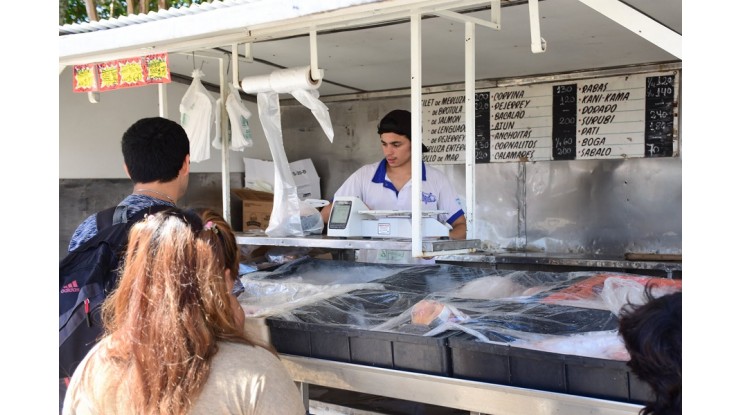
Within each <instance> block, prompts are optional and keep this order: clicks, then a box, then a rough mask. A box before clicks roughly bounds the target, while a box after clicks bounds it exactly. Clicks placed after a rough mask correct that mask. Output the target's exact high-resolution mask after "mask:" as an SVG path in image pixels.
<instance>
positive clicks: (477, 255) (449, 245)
mask: <svg viewBox="0 0 740 415" xmlns="http://www.w3.org/2000/svg"><path fill="white" fill-rule="evenodd" d="M236 241H237V243H238V244H241V245H266V246H293V247H307V248H325V249H335V250H357V249H393V250H401V251H403V250H411V240H404V239H370V238H334V237H328V236H325V235H315V236H305V237H281V238H272V237H269V236H266V235H265V234H264V233H243V232H241V233H237V234H236ZM480 246H481V245H480V240H478V239H466V240H438V239H430V240H425V241H423V242H422V250H423V251H424V252H425V253H430V254H433V255H434V256H435V259H437V260H438V261H444V262H459V263H478V264H490V265H494V266H495V265H543V266H570V267H582V268H591V269H593V268H605V269H619V270H636V271H637V270H648V271H660V272H662V273H665V275H666V276H667V277H669V278H672V276H673V273H674V272H681V261H644V260H642V261H634V260H627V259H625V258H617V257H607V256H594V255H579V254H572V255H551V254H545V253H516V252H482V251H479V249H480Z"/></svg>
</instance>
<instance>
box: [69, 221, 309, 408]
mask: <svg viewBox="0 0 740 415" xmlns="http://www.w3.org/2000/svg"><path fill="white" fill-rule="evenodd" d="M231 235H233V234H232V233H230V231H229V229H228V227H227V225H225V222H223V223H222V222H221V221H219V220H216V219H215V218H212V219H209V220H208V221H207V222H206V223H205V226H204V225H203V224H202V221H201V219H200V218H199V217H198V216H197V215H195V214H194V213H193V212H185V211H181V210H178V209H173V210H171V211H169V210H168V211H164V212H158V213H155V214H152V215H149V216H147V218H146V219H145V220H142V221H140V222H138V223H135V224H134V225H133V226H132V228H131V231H130V234H129V244H128V249H127V251H126V256H125V262H124V267H123V272H122V274H121V279H120V281H119V285H118V287H117V288H116V290H115V291H114V292H113V293H112V294H111V295H110V296H109V297H108V298H107V299H106V301H105V303H104V305H103V321H104V327H105V334H106V336H105V337H104V338H103V339H102V340H101V341H100V342H99V343H98V344H97V345H96V346H95V347H94V348H93V349H92V350H91V351H90V353H88V355H87V356H86V357H85V359H84V360H83V361H82V363H80V365H79V366H78V367H77V370H76V371H75V373H74V375H73V376H72V380H71V382H70V385H69V389H68V391H67V396H66V398H65V402H64V410H63V413H64V414H65V415H73V414H162V415H163V414H168V415H169V414H172V415H174V414H178V415H179V414H215V413H218V414H261V415H271V414H276V415H277V414H280V415H283V414H285V415H304V414H305V413H306V409H305V407H304V405H303V402H302V399H301V394H300V392H299V390H298V388H297V386H296V384H295V383H294V382H293V381H292V379H291V378H290V375H289V373H288V372H287V370H286V369H285V367H284V366H283V365H282V363H281V362H280V359H279V358H278V356H276V355H275V354H274V353H272V352H271V351H268V350H266V349H264V348H262V347H259V346H257V345H255V343H254V342H252V341H251V340H250V339H249V338H248V337H247V336H246V334H245V332H244V327H243V324H240V318H239V313H243V311H241V310H238V311H237V312H235V309H234V307H233V304H234V302H233V300H234V298H233V294H232V293H231V289H230V287H231V286H232V285H233V282H234V279H235V276H236V275H235V273H233V271H234V269H235V266H237V262H236V260H235V258H231V257H230V255H225V253H226V250H224V249H223V248H224V247H231V246H232V245H231V244H232V243H233V247H235V246H236V244H235V241H234V240H233V236H231ZM230 249H231V248H228V249H227V250H230ZM227 257H228V258H229V259H227ZM226 270H228V271H226ZM242 316H243V314H242Z"/></svg>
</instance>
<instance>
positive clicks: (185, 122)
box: [180, 69, 216, 163]
mask: <svg viewBox="0 0 740 415" xmlns="http://www.w3.org/2000/svg"><path fill="white" fill-rule="evenodd" d="M203 76H204V74H203V71H201V70H200V69H196V70H194V71H193V83H191V84H190V87H188V90H187V91H185V95H183V97H182V101H180V125H182V128H183V129H185V132H186V133H187V135H188V138H189V139H190V161H193V162H196V163H197V162H199V161H203V160H207V159H209V158H210V157H211V145H210V142H211V125H212V124H213V122H214V114H213V112H214V107H215V105H216V100H215V99H214V98H213V97H212V96H211V94H210V93H209V92H208V90H207V89H206V87H204V86H203V83H202V82H201V78H203Z"/></svg>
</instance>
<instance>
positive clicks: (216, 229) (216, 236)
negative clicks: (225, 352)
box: [196, 208, 244, 325]
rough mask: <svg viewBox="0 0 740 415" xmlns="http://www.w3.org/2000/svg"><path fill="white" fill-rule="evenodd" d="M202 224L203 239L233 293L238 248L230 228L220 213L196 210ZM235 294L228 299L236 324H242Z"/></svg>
mask: <svg viewBox="0 0 740 415" xmlns="http://www.w3.org/2000/svg"><path fill="white" fill-rule="evenodd" d="M196 212H197V213H198V216H200V219H201V221H202V222H203V238H204V239H206V240H209V243H210V244H211V246H212V247H213V250H214V253H215V255H216V258H215V259H216V263H218V264H219V266H220V267H221V269H223V270H224V273H225V275H226V284H227V288H228V291H229V292H230V293H233V292H234V284H235V283H236V282H237V279H238V278H239V247H238V246H237V243H236V236H235V235H234V232H233V231H232V229H231V226H230V225H229V224H228V222H226V219H224V217H223V216H221V214H220V213H218V212H216V211H215V210H213V209H209V208H202V209H196ZM237 296H238V294H235V295H233V296H231V297H230V300H231V306H232V309H233V310H234V313H235V314H236V317H237V324H239V325H243V324H244V310H243V309H242V308H241V306H240V305H239V302H238V301H237V299H236V297H237Z"/></svg>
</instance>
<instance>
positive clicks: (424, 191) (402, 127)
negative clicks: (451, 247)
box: [321, 110, 467, 239]
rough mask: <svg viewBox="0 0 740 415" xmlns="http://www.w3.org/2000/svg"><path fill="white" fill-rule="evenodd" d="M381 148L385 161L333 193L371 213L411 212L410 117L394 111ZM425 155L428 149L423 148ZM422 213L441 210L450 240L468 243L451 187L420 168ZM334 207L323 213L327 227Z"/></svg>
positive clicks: (382, 128)
mask: <svg viewBox="0 0 740 415" xmlns="http://www.w3.org/2000/svg"><path fill="white" fill-rule="evenodd" d="M378 134H379V135H380V145H381V146H382V148H383V155H384V156H385V158H384V159H383V160H381V161H379V162H376V163H371V164H367V165H365V166H362V167H360V168H359V169H358V170H357V171H355V172H354V173H353V174H352V175H351V176H350V177H349V178H348V179H347V180H346V181H345V182H344V183H343V184H342V186H341V187H340V188H339V189H338V190H337V191H336V193H334V198H336V197H338V196H356V197H358V198H360V199H361V200H362V201H363V203H365V205H367V207H368V208H370V209H372V210H407V211H409V210H411V113H410V112H408V111H406V110H393V111H391V112H389V113H388V114H386V116H385V117H383V119H382V120H380V123H379V124H378ZM421 146H422V152H426V151H427V148H426V146H425V145H424V144H422V145H421ZM421 200H422V210H441V211H444V212H445V213H442V214H440V215H438V219H439V221H440V222H446V223H448V224H450V225H451V226H452V229H451V230H450V238H451V239H465V238H466V234H467V226H466V224H465V213H464V212H463V209H462V202H461V201H460V197H459V196H458V194H457V192H455V189H454V188H453V187H452V183H450V181H449V180H448V179H447V176H445V175H444V173H442V171H440V170H439V169H436V168H434V167H431V166H428V165H426V164H425V163H424V162H422V166H421ZM331 207H332V204H329V205H328V206H325V207H324V208H323V209H322V211H321V217H322V218H323V219H324V223H328V222H329V214H330V212H331Z"/></svg>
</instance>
